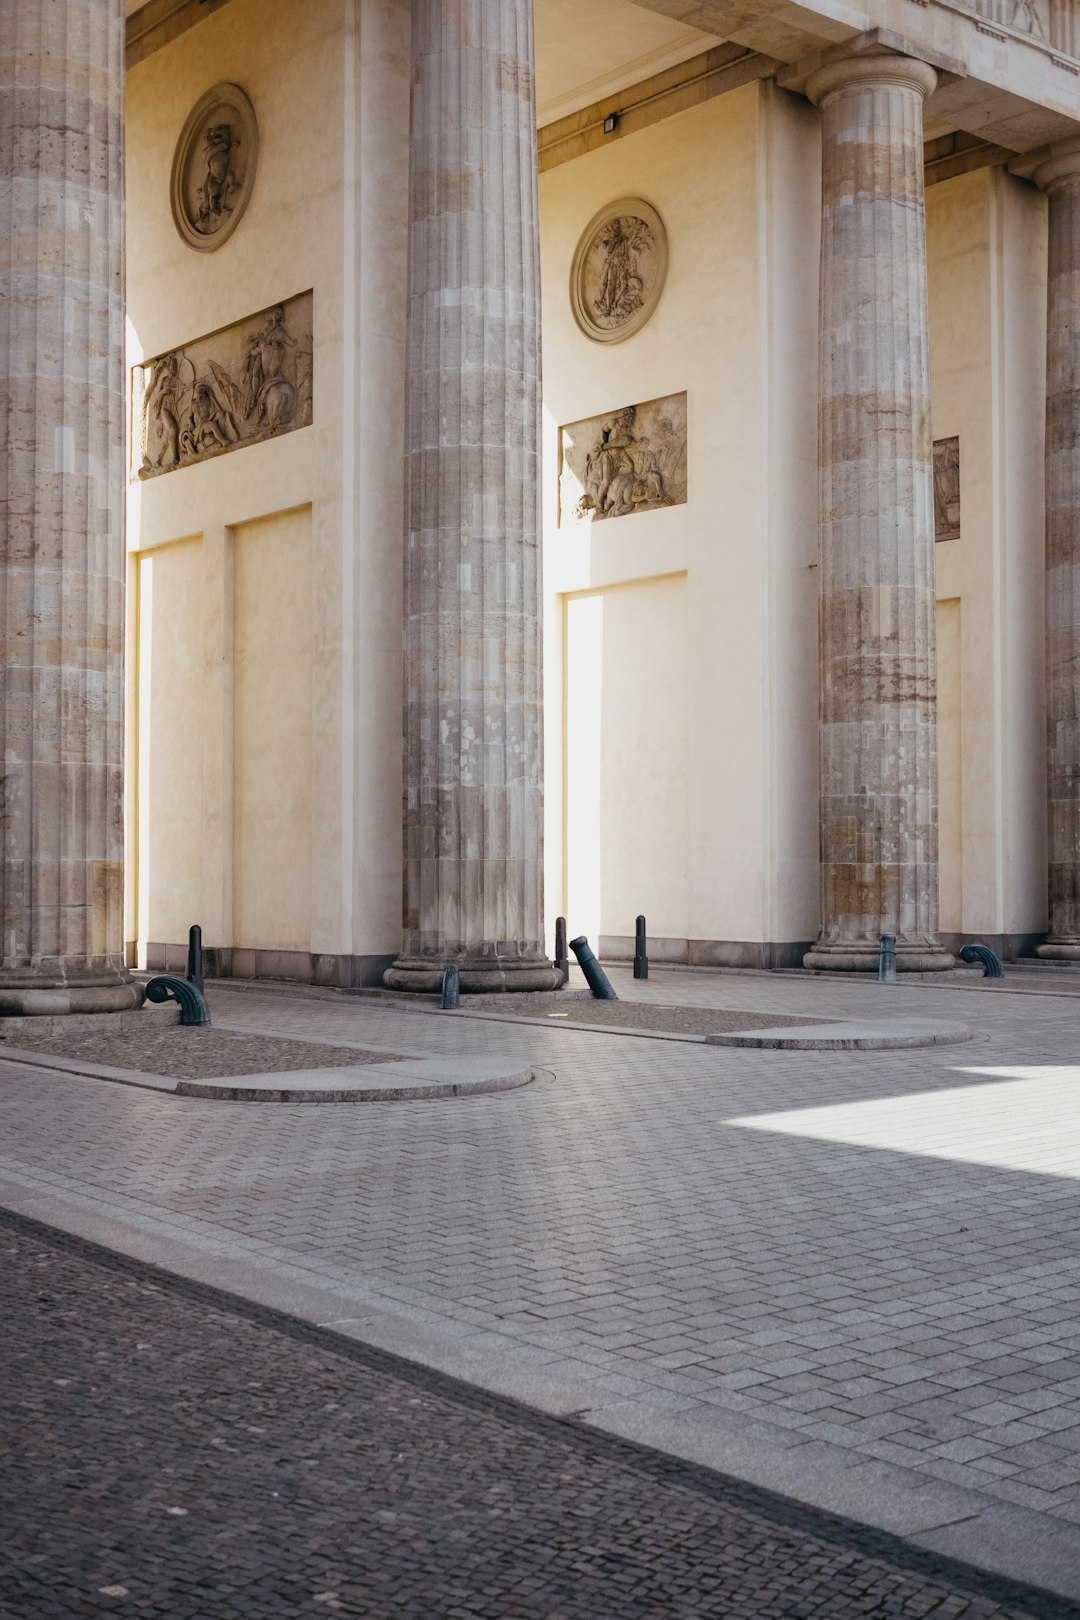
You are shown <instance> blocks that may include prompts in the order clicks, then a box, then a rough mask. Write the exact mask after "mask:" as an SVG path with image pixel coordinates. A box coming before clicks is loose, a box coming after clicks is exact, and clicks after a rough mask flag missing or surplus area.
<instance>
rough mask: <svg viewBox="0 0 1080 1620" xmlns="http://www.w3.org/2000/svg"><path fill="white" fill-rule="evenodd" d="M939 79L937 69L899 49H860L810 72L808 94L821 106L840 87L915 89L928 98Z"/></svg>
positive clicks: (840, 88)
mask: <svg viewBox="0 0 1080 1620" xmlns="http://www.w3.org/2000/svg"><path fill="white" fill-rule="evenodd" d="M937 81H938V76H937V69H936V68H932V67H931V66H930V64H929V62H920V61H919V59H918V58H917V57H914V56H903V55H901V54H900V53H899V52H896V51H882V50H876V51H857V52H852V53H851V55H847V56H837V57H834V58H833V59H832V61H830V62H825V63H824V64H823V65H822V66H821V67H819V68H817V69H816V70H815V71H814V72H813V73H811V75H810V77H809V78H808V79H807V81H806V94H807V96H808V97H809V98H810V100H811V101H812V102H813V103H814V104H815V106H818V107H820V106H823V105H824V103H825V102H826V101H828V100H831V98H832V97H833V96H834V95H838V94H839V93H840V92H841V91H844V90H859V89H862V88H863V87H872V88H874V89H881V90H891V89H895V88H900V89H905V90H914V91H916V92H917V93H918V94H919V95H920V96H922V97H923V98H924V99H925V98H926V97H927V96H928V95H930V94H931V93H932V92H933V90H934V87H935V85H936V84H937Z"/></svg>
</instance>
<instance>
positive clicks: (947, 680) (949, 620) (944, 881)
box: [937, 596, 964, 934]
mask: <svg viewBox="0 0 1080 1620" xmlns="http://www.w3.org/2000/svg"><path fill="white" fill-rule="evenodd" d="M960 624H961V618H960V598H959V597H958V596H955V597H948V598H946V599H945V600H943V601H941V602H939V603H938V605H937V667H938V886H939V912H938V923H939V927H941V928H942V929H944V931H945V932H946V933H951V934H959V933H962V932H963V930H964V786H963V782H964V730H963V723H962V707H961V704H962V691H963V661H962V655H961V640H960Z"/></svg>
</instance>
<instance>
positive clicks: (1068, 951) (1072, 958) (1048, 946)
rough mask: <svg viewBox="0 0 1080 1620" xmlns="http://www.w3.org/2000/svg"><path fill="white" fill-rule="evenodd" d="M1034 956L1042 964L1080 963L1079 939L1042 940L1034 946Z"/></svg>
mask: <svg viewBox="0 0 1080 1620" xmlns="http://www.w3.org/2000/svg"><path fill="white" fill-rule="evenodd" d="M1035 955H1036V956H1041V957H1042V959H1043V961H1044V962H1080V939H1066V938H1059V939H1044V940H1043V942H1042V944H1041V945H1036V947H1035Z"/></svg>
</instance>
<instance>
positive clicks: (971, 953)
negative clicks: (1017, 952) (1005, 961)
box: [960, 945, 1005, 979]
mask: <svg viewBox="0 0 1080 1620" xmlns="http://www.w3.org/2000/svg"><path fill="white" fill-rule="evenodd" d="M960 960H961V962H981V963H982V965H983V978H984V979H1003V978H1004V977H1005V969H1004V968H1003V967H1002V965H1001V957H1000V956H997V955H996V954H995V953H994V952H993V951H992V950H991V949H990V947H989V945H965V946H964V948H963V950H962V951H961V952H960Z"/></svg>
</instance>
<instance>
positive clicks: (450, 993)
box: [442, 962, 461, 1011]
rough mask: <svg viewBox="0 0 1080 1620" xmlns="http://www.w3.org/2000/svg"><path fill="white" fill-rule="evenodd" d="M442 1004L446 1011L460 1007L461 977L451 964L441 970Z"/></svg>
mask: <svg viewBox="0 0 1080 1620" xmlns="http://www.w3.org/2000/svg"><path fill="white" fill-rule="evenodd" d="M442 1004H443V1007H444V1008H445V1009H446V1010H447V1011H452V1010H453V1008H455V1007H459V1006H460V1005H461V975H460V974H459V973H458V970H457V968H456V967H455V966H454V964H453V963H452V962H451V964H450V966H449V967H448V968H443V976H442Z"/></svg>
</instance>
